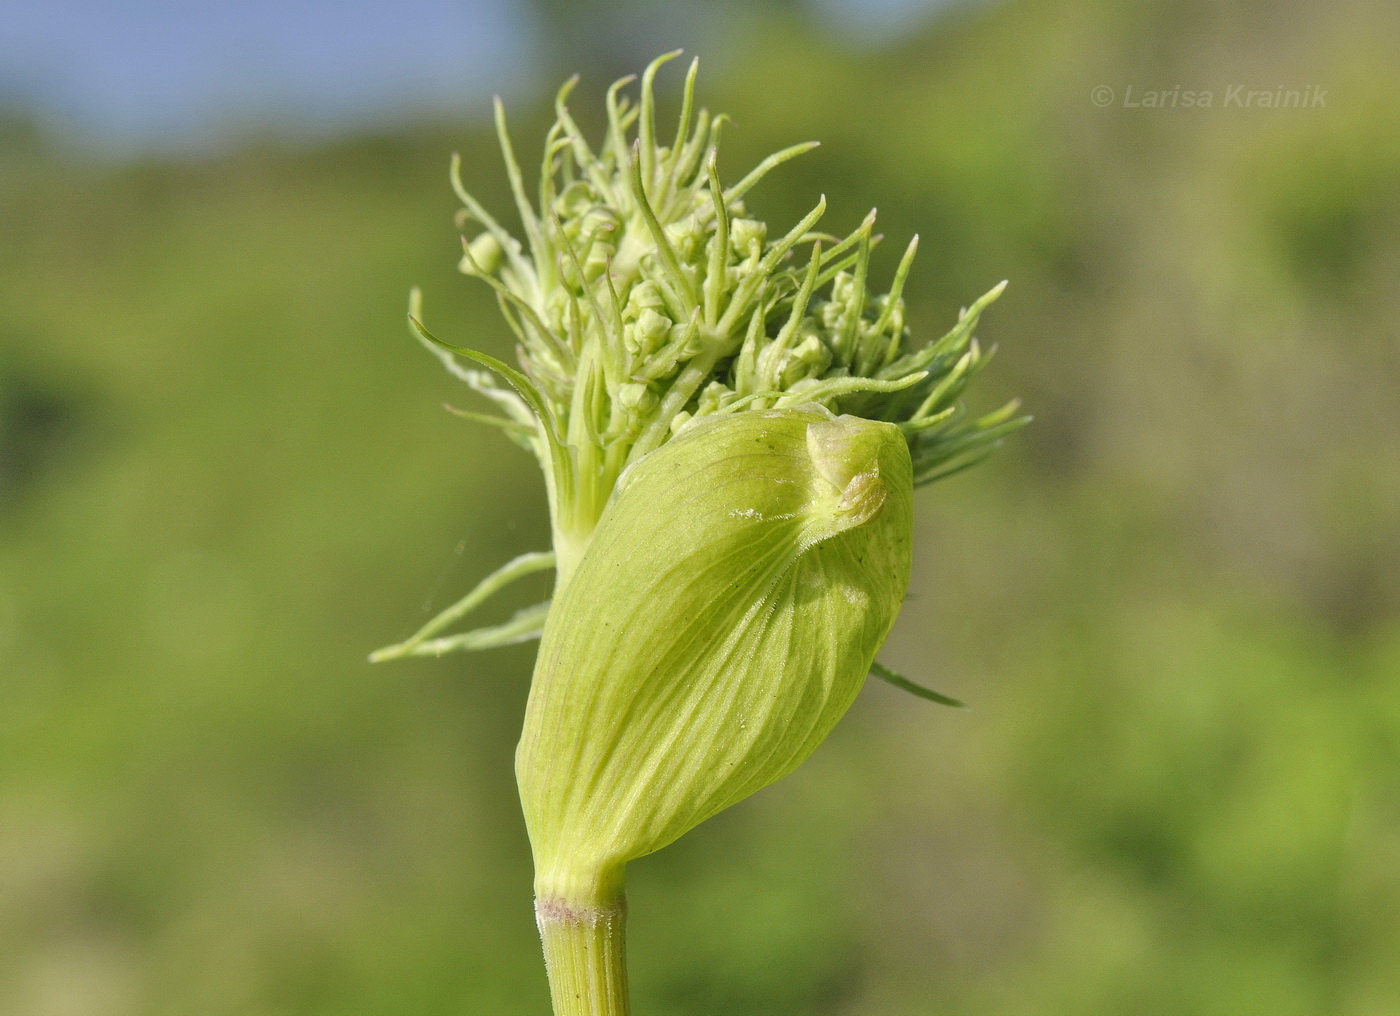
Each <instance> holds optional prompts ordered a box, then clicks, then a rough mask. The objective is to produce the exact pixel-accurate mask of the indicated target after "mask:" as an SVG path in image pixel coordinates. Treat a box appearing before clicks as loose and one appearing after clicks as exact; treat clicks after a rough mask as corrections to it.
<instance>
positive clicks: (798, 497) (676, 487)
mask: <svg viewBox="0 0 1400 1016" xmlns="http://www.w3.org/2000/svg"><path fill="white" fill-rule="evenodd" d="M912 493H913V474H912V469H911V463H910V457H909V451H908V447H907V444H906V441H905V439H904V437H903V436H902V434H901V433H900V431H899V429H898V428H897V427H895V426H894V425H892V424H888V423H880V422H875V421H871V420H865V419H859V418H856V417H851V416H832V414H831V413H829V412H828V411H826V410H823V409H821V408H819V407H815V406H806V407H801V408H797V409H781V410H765V411H749V412H742V413H734V414H732V415H730V414H726V415H719V416H713V417H701V418H697V419H696V420H695V421H694V422H693V423H692V424H691V425H690V426H688V427H685V428H684V429H682V430H681V432H680V433H679V434H677V436H675V437H674V438H673V439H672V440H670V441H669V442H668V443H666V444H664V445H662V446H661V447H660V448H658V449H657V450H655V451H653V452H651V453H650V454H649V455H647V456H645V457H644V458H642V459H640V460H639V461H638V462H637V463H636V464H635V465H634V466H633V467H632V468H631V469H630V470H628V472H626V473H624V474H623V476H622V478H621V480H620V481H619V483H618V486H617V489H616V492H615V494H614V495H613V499H612V500H611V502H610V503H609V504H608V506H607V508H606V509H605V510H604V512H603V514H602V516H601V518H600V520H599V524H598V527H597V529H596V530H595V531H594V535H593V538H592V541H591V542H590V544H589V547H588V550H587V552H586V553H585V554H584V555H583V558H582V560H581V561H580V563H579V565H578V568H577V570H576V571H575V572H574V573H573V575H572V577H571V578H570V579H569V581H568V582H567V584H566V585H565V586H564V588H563V589H561V590H559V591H558V593H557V595H556V599H555V602H554V606H553V608H552V609H551V610H550V613H549V618H548V621H547V622H546V624H545V628H544V635H543V640H542V643H541V646H540V652H539V657H538V662H537V664H536V667H535V677H534V682H533V685H532V688H531V692H530V700H529V705H528V707H527V710H526V719H525V729H524V735H523V737H522V738H521V741H520V746H519V749H518V751H517V754H516V771H517V776H518V778H519V782H520V792H521V799H522V802H523V804H524V809H525V817H526V822H527V824H528V826H529V831H530V839H531V843H532V845H533V848H534V851H535V860H536V870H537V873H538V877H537V884H536V889H537V893H538V895H539V897H540V899H541V900H544V901H548V900H564V901H572V902H578V903H587V902H590V901H594V902H597V901H602V900H605V899H606V898H608V897H609V895H610V894H613V893H615V892H616V891H617V887H618V886H620V881H621V876H622V868H623V866H624V865H625V864H626V863H627V861H629V860H631V859H633V858H636V857H639V856H641V855H643V854H647V853H650V852H652V851H654V850H657V849H659V848H661V847H663V846H665V845H666V844H667V843H670V842H671V841H672V840H674V839H676V838H677V837H678V836H680V835H682V834H683V833H685V832H686V831H687V830H689V829H691V828H693V827H694V826H695V825H697V824H699V823H700V822H702V821H704V820H705V819H706V818H708V817H710V816H711V815H713V814H715V813H716V812H718V811H720V810H722V809H724V808H726V807H728V806H729V805H731V804H734V803H736V802H737V801H740V800H742V799H743V798H744V797H747V796H748V795H749V794H751V793H753V792H754V791H755V790H758V789H759V788H761V787H764V786H766V785H768V784H770V783H772V782H774V781H775V780H778V779H780V778H781V777H783V776H785V775H786V774H787V773H789V772H791V771H792V770H793V769H794V768H795V767H796V766H797V765H798V764H799V763H800V762H801V761H802V760H803V759H805V758H806V757H807V756H808V755H809V754H810V753H811V752H812V750H813V749H814V748H815V747H816V746H817V745H818V744H819V743H820V742H821V741H822V739H823V738H825V737H826V735H827V734H828V733H829V732H830V730H831V728H832V726H833V725H834V724H835V723H836V721H837V720H838V719H839V718H840V717H841V715H842V714H843V713H845V711H846V709H847V708H848V707H849V706H850V704H851V702H852V700H853V699H854V697H855V695H856V693H857V691H858V690H859V689H860V687H861V685H862V683H863V682H864V680H865V677H866V675H867V674H868V673H869V671H870V666H871V663H872V662H873V660H874V658H875V653H876V651H877V650H878V649H879V648H880V645H881V643H883V642H884V639H885V636H886V635H887V634H888V632H889V630H890V627H891V625H892V624H893V623H894V619H895V616H896V614H897V613H898V610H899V607H900V604H901V602H902V600H903V598H904V593H905V588H906V586H907V584H908V580H909V566H910V542H911V529H912V514H911V501H912Z"/></svg>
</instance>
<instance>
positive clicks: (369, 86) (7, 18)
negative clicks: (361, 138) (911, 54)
mask: <svg viewBox="0 0 1400 1016" xmlns="http://www.w3.org/2000/svg"><path fill="white" fill-rule="evenodd" d="M808 4H809V6H810V7H811V9H812V10H813V13H814V14H816V15H817V16H818V18H820V19H822V20H824V21H827V22H828V23H829V24H831V26H832V27H833V28H835V29H836V34H837V35H838V37H842V38H848V39H849V38H852V37H861V36H863V37H865V39H866V40H867V41H878V40H879V39H880V38H882V37H888V36H889V35H893V34H897V33H898V32H899V31H901V30H903V29H905V28H907V27H908V25H909V24H910V22H911V21H916V20H921V19H922V18H923V17H925V16H927V14H928V12H929V11H930V10H931V9H932V8H934V7H936V6H938V4H939V0H808ZM656 11H657V16H658V18H661V19H663V20H664V19H665V16H666V9H665V5H663V4H658V5H657V8H656ZM537 27H538V26H537V24H536V22H535V20H534V14H533V10H532V8H531V7H530V5H529V4H528V3H527V2H525V0H391V2H386V0H281V2H279V0H241V2H239V3H215V2H211V0H183V2H181V0H126V2H120V0H40V2H36V0H3V4H0V105H10V106H19V107H21V108H26V109H37V110H39V111H41V113H42V114H43V115H44V116H45V118H46V119H48V120H50V121H51V122H53V123H56V124H57V125H59V126H60V127H62V128H64V129H66V130H68V131H70V132H72V133H76V134H79V135H82V136H86V137H88V138H92V139H95V140H98V141H100V142H103V143H106V144H108V145H112V146H115V147H118V148H121V147H127V148H149V147H170V146H175V147H182V146H188V145H190V144H195V145H198V144H201V143H205V142H208V141H210V140H214V139H217V138H218V137H219V136H220V135H222V134H224V133H226V132H228V131H229V130H230V129H234V130H235V131H236V129H237V128H238V127H239V126H246V125H249V124H262V123H268V122H271V123H279V124H289V125H292V126H294V127H295V129H297V130H298V131H302V132H306V131H310V132H313V133H330V132H334V131H337V130H341V129H344V128H346V127H349V126H352V125H354V124H357V123H363V122H365V121H367V120H375V119H378V120H384V119H389V118H392V117H393V116H394V115H395V114H396V113H402V112H403V111H407V110H415V111H422V110H424V109H425V108H426V109H434V108H435V109H440V110H454V111H463V110H472V109H476V108H477V107H481V106H483V105H484V100H485V99H486V97H488V96H489V95H490V94H491V93H492V92H504V93H509V92H511V91H513V90H515V89H517V88H518V87H520V86H521V85H522V84H523V83H524V82H527V81H530V80H531V76H532V72H533V71H535V70H536V69H537V65H536V60H535V57H536V54H537V53H538V50H539V46H538V42H539V37H538V32H537Z"/></svg>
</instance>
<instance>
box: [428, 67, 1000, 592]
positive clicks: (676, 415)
mask: <svg viewBox="0 0 1400 1016" xmlns="http://www.w3.org/2000/svg"><path fill="white" fill-rule="evenodd" d="M675 55H676V54H668V55H666V56H663V57H661V58H660V59H658V60H657V61H655V62H654V63H652V64H651V65H650V66H649V67H648V68H647V69H646V71H645V72H644V73H643V75H642V80H641V88H640V96H639V99H638V101H637V102H636V103H635V104H634V103H632V102H631V101H629V99H628V97H627V96H625V95H624V94H623V89H624V88H625V87H626V86H627V85H628V84H629V83H630V82H631V79H630V78H626V79H623V80H622V81H619V82H617V83H616V84H614V85H613V86H612V88H611V89H609V91H608V95H607V114H608V127H607V131H606V134H605V136H604V138H603V141H602V143H601V144H600V145H598V146H597V147H596V148H595V147H594V146H592V145H590V144H589V142H588V140H587V139H585V137H584V136H583V133H582V132H581V131H580V130H579V128H578V125H577V124H576V123H575V121H574V119H573V117H572V116H571V115H570V113H569V109H568V106H567V104H566V102H567V98H568V95H569V93H570V91H571V89H572V87H573V85H574V81H570V82H569V83H567V84H566V85H565V86H564V88H563V89H561V91H560V92H559V95H558V97H557V99H556V103H555V108H556V113H557V118H556V120H555V123H554V125H553V126H552V127H551V128H550V130H549V133H548V135H547V137H546V138H545V149H544V160H543V169H542V172H541V174H540V178H539V184H538V196H537V198H536V199H535V200H533V201H532V200H531V197H530V195H529V193H528V192H527V190H526V184H525V177H524V175H523V173H522V172H521V170H520V166H519V163H518V162H517V160H516V158H515V153H514V149H513V146H512V144H511V140H510V136H509V134H508V132H507V130H506V121H505V115H504V111H503V109H502V107H501V105H500V103H499V101H498V102H497V105H496V126H497V130H498V133H499V137H500V143H501V149H502V151H503V153H504V156H505V163H506V169H507V173H508V175H509V177H510V181H511V184H512V188H513V191H514V194H515V199H516V205H517V209H518V212H519V216H520V219H521V222H522V224H523V230H524V242H523V243H522V242H521V241H519V240H517V239H516V238H515V237H514V236H512V235H511V234H510V233H509V232H508V231H507V230H506V229H505V228H504V227H503V226H502V225H501V224H500V223H499V222H498V221H497V219H496V218H495V217H494V216H493V215H491V213H490V212H488V211H487V210H486V209H485V208H484V207H483V206H482V205H481V203H480V202H478V201H477V200H476V199H475V198H474V197H472V195H471V194H470V192H468V191H467V189H466V188H465V187H464V186H463V185H462V182H461V177H460V173H459V164H458V162H457V161H456V160H454V164H453V172H452V180H453V185H454V187H455V188H456V191H457V194H458V196H459V197H460V199H461V201H462V204H463V209H462V213H461V215H460V219H461V220H462V225H463V227H464V228H465V227H466V226H467V225H468V223H474V224H475V225H476V226H477V227H478V228H479V230H480V232H479V233H478V234H477V235H476V237H475V238H474V239H472V240H470V241H468V242H465V243H464V252H463V256H462V261H461V269H462V271H463V272H464V273H466V274H468V275H471V276H474V277H476V278H478V279H481V280H484V281H485V282H486V283H487V284H489V285H490V286H492V287H493V288H494V289H495V291H496V294H497V296H498V298H499V301H500V305H501V308H502V310H503V312H504V314H505V317H506V320H507V321H508V322H509V323H510V325H511V327H512V329H513V331H514V333H515V335H516V337H517V339H518V340H519V349H518V355H519V361H520V366H521V372H522V373H521V374H520V375H517V374H516V373H515V372H514V371H509V372H505V373H506V376H507V379H508V380H510V381H511V382H513V383H514V390H511V389H508V388H502V387H501V386H500V384H499V383H498V382H497V380H496V379H495V378H493V377H492V376H491V375H489V374H486V373H483V372H480V371H477V370H462V369H461V368H460V367H458V372H459V374H460V375H461V376H462V377H463V378H464V379H465V380H466V381H467V382H468V383H469V384H471V385H472V386H473V387H474V388H476V389H477V390H478V391H480V392H481V393H482V394H484V395H486V396H487V397H489V398H491V399H492V400H494V401H495V402H496V403H497V404H498V405H499V406H500V408H501V409H502V411H503V412H504V415H503V416H497V417H478V418H481V419H486V420H490V421H492V422H495V423H497V424H498V425H499V426H502V427H503V428H505V429H506V430H507V431H508V432H509V433H511V434H512V435H513V436H515V437H516V438H517V440H519V441H521V442H522V443H523V444H525V445H527V446H528V447H530V448H531V449H532V450H534V451H535V453H536V455H537V456H538V457H539V459H540V461H541V464H542V466H543V467H544V469H545V473H546V477H547V479H548V481H549V485H550V499H551V510H552V513H553V522H554V529H555V548H556V551H557V552H558V554H559V566H560V571H561V575H563V576H567V574H568V573H569V572H570V571H571V570H572V567H573V565H574V564H575V563H576V562H577V559H578V557H579V556H580V555H581V554H582V551H583V549H584V548H585V547H586V545H587V541H588V537H589V534H590V533H591V532H592V529H593V527H594V525H595V524H596V522H597V520H598V517H599V515H600V514H601V513H602V510H603V508H604V506H605V505H606V503H607V500H608V498H609V496H610V495H611V493H612V490H613V488H614V486H615V484H616V482H617V478H618V476H620V475H621V473H622V470H623V469H625V468H626V467H627V466H629V465H631V464H632V463H634V462H636V461H638V460H639V459H640V458H641V457H642V456H644V455H646V454H647V453H648V452H650V451H652V450H653V449H655V448H656V447H658V446H659V445H660V444H662V443H663V442H664V441H666V440H668V439H669V438H670V437H671V436H672V435H673V434H675V433H677V432H678V431H680V430H681V429H683V428H684V427H685V426H686V425H687V424H688V423H689V422H690V421H692V420H695V419H698V418H701V417H705V416H709V415H713V414H722V413H732V412H741V411H746V410H762V409H770V408H781V407H791V406H799V405H812V404H814V405H819V406H822V407H824V408H826V409H829V410H831V411H832V412H834V413H847V414H851V415H855V416H861V417H865V418H867V419H874V420H882V421H887V422H892V423H896V424H898V425H899V427H900V429H901V430H902V431H903V432H904V435H905V437H906V440H907V441H908V443H909V448H910V454H911V456H912V459H913V462H914V470H915V474H914V476H915V482H916V483H924V482H928V481H930V480H934V479H937V478H939V477H941V476H946V475H948V474H949V473H951V472H953V471H954V470H957V469H960V468H963V467H965V466H967V465H970V464H971V463H972V462H973V461H975V460H976V459H977V458H979V457H980V456H981V455H983V454H985V453H986V452H988V451H990V449H991V447H992V446H993V445H994V444H995V443H996V442H997V440H998V439H999V438H1001V437H1002V436H1003V435H1004V434H1006V433H1007V432H1008V431H1010V430H1012V429H1014V428H1015V427H1018V426H1020V425H1021V424H1022V423H1023V422H1025V421H1024V419H1017V418H1015V411H1016V405H1015V403H1012V404H1010V405H1008V406H1006V407H1004V408H1003V409H1001V410H999V411H997V412H994V413H992V414H990V415H988V416H983V417H980V418H970V417H968V416H967V415H966V413H965V412H964V410H963V408H962V406H961V404H960V403H959V401H958V399H959V396H960V394H961V392H962V390H963V388H964V386H965V385H966V384H967V382H968V381H969V380H970V379H971V378H972V376H973V375H974V374H976V372H977V371H978V369H979V368H980V367H981V366H982V364H983V363H985V362H986V359H987V357H986V354H984V352H983V351H982V350H981V349H980V348H979V347H978V345H977V342H976V339H975V338H974V337H973V329H974V328H975V326H976V324H977V320H978V316H979V315H980V313H981V312H982V310H983V308H985V307H986V306H987V304H989V303H990V302H992V301H993V300H994V299H996V297H997V296H998V295H999V294H1000V293H1001V290H1002V286H997V287H996V288H994V289H993V290H992V291H991V292H989V293H987V294H986V295H985V296H983V297H982V298H981V299H980V300H978V301H976V302H975V303H974V304H973V305H972V306H971V307H970V308H968V309H967V310H966V311H964V312H963V314H962V316H961V317H960V319H959V321H958V322H957V324H956V325H955V326H954V327H953V329H952V330H951V331H949V332H948V333H947V334H946V335H944V336H943V337H942V338H941V339H938V340H937V341H934V342H929V343H923V344H919V343H916V342H915V341H913V339H912V337H911V333H910V330H909V327H908V324H907V322H906V320H905V307H904V299H903V296H902V290H903V286H904V281H905V279H906V278H907V275H908V272H909V267H910V264H911V262H912V260H913V257H914V252H915V249H916V248H917V239H918V238H917V237H915V238H914V240H913V241H911V242H910V243H909V246H908V249H907V250H906V251H905V254H904V257H903V258H902V259H901V261H900V263H899V267H898V269H897V271H896V273H895V277H894V281H893V283H892V285H891V287H890V291H889V292H888V293H885V294H880V295H875V294H872V292H871V290H870V285H869V265H870V254H871V249H872V247H873V246H874V244H875V243H876V242H877V240H878V239H879V238H878V237H877V236H876V235H875V234H874V226H875V215H874V212H872V213H871V214H870V215H869V216H867V217H866V219H865V221H864V222H862V223H861V225H860V226H859V228H857V229H856V230H855V231H854V232H852V233H851V234H850V235H848V236H845V237H835V236H831V235H828V234H825V233H822V232H820V231H819V230H818V223H819V221H820V219H821V218H822V216H823V213H824V212H825V210H826V200H825V198H823V199H822V200H820V201H819V202H818V203H817V205H816V207H815V208H813V209H812V211H811V212H810V213H808V214H807V215H806V216H805V217H804V218H803V219H802V220H801V221H800V222H798V223H797V224H796V225H794V226H793V227H792V228H790V229H788V230H787V231H786V232H784V233H783V234H782V235H780V236H773V235H770V231H769V229H768V226H767V225H766V224H765V223H763V222H760V221H758V220H756V219H753V218H749V217H748V216H747V212H746V209H745V206H744V198H745V195H747V194H748V192H749V191H750V190H752V189H753V187H754V186H755V185H757V184H758V183H759V182H760V181H761V180H762V179H763V178H764V177H765V176H766V175H767V174H768V173H769V172H771V171H772V170H773V169H775V168H776V167H778V166H780V165H781V164H782V163H784V162H786V161H787V160H789V159H791V158H794V157H795V156H798V155H800V154H802V153H803V152H806V151H809V150H810V149H812V148H813V147H815V143H806V144H800V145H795V146H793V147H791V148H787V149H784V150H783V151H780V152H777V153H775V154H773V155H770V156H769V157H768V158H766V159H764V160H763V161H762V162H761V163H759V165H758V166H756V167H755V168H754V169H753V170H752V171H750V172H749V173H748V174H746V175H745V176H744V177H743V178H742V179H740V180H739V181H738V182H737V183H734V184H731V185H730V186H728V187H726V186H724V185H723V184H722V183H721V182H720V174H719V165H718V151H719V143H720V136H721V133H722V129H723V126H724V123H725V119H724V117H722V116H711V115H710V114H709V113H708V112H707V111H706V110H705V109H703V108H702V109H699V110H696V109H695V107H694V101H693V97H694V84H695V74H696V69H697V64H695V63H692V64H691V66H690V71H689V73H688V74H687V75H686V79H685V87H684V92H683V99H682V104H681V112H680V116H679V121H678V124H677V127H676V130H675V134H674V137H673V139H671V140H670V143H669V144H665V143H661V142H660V141H659V140H658V136H657V126H656V109H655V98H654V96H655V90H654V87H653V80H654V77H655V75H656V72H657V70H658V68H659V67H660V66H661V65H662V64H663V63H664V62H665V61H666V60H668V59H670V58H671V57H673V56H675ZM799 250H804V251H805V252H806V253H805V257H804V258H796V257H794V255H795V254H796V253H797V252H798V251H799ZM415 320H417V316H416V315H415ZM439 345H440V346H441V344H439ZM448 349H450V350H452V351H454V352H456V353H460V354H462V355H465V356H467V357H468V358H471V359H474V360H476V361H477V362H478V363H481V362H483V360H487V361H489V358H483V357H482V356H481V354H478V353H475V352H474V351H471V350H465V349H461V348H460V347H448ZM442 352H443V354H444V355H446V354H447V350H442ZM453 365H454V366H456V363H455V361H453ZM487 365H488V366H491V367H493V368H494V367H497V366H498V365H497V364H496V363H495V362H494V361H490V362H488V364H487Z"/></svg>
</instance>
